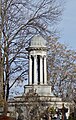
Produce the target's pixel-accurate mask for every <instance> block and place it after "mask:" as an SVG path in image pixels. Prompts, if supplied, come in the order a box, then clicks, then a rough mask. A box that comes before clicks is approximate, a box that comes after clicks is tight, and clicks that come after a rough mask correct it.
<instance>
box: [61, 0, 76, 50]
mask: <svg viewBox="0 0 76 120" xmlns="http://www.w3.org/2000/svg"><path fill="white" fill-rule="evenodd" d="M59 29H60V31H61V38H60V42H62V43H64V44H66V45H68V46H69V47H70V48H71V49H74V50H76V0H67V1H66V4H65V9H64V12H63V15H62V21H61V23H60V25H59Z"/></svg>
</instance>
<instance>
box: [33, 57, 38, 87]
mask: <svg viewBox="0 0 76 120" xmlns="http://www.w3.org/2000/svg"><path fill="white" fill-rule="evenodd" d="M34 84H35V85H37V56H36V55H35V56H34Z"/></svg>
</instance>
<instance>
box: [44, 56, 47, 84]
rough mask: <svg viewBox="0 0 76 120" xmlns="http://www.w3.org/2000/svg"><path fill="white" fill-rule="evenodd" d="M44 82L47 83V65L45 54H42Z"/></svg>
mask: <svg viewBox="0 0 76 120" xmlns="http://www.w3.org/2000/svg"><path fill="white" fill-rule="evenodd" d="M44 84H47V65H46V56H44Z"/></svg>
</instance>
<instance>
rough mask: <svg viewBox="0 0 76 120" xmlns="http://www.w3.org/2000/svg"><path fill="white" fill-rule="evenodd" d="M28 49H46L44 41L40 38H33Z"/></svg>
mask: <svg viewBox="0 0 76 120" xmlns="http://www.w3.org/2000/svg"><path fill="white" fill-rule="evenodd" d="M30 47H46V40H45V39H44V38H43V37H42V36H34V37H33V39H32V40H31V42H30Z"/></svg>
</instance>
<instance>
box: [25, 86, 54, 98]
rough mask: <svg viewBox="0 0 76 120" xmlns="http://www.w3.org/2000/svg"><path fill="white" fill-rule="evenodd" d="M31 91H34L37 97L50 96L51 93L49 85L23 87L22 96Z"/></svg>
mask: <svg viewBox="0 0 76 120" xmlns="http://www.w3.org/2000/svg"><path fill="white" fill-rule="evenodd" d="M32 89H34V91H35V92H36V93H37V94H38V95H39V96H51V93H52V92H51V86H50V85H49V86H48V85H26V86H24V94H27V93H28V92H29V91H30V90H32ZM52 95H53V94H52Z"/></svg>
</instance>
